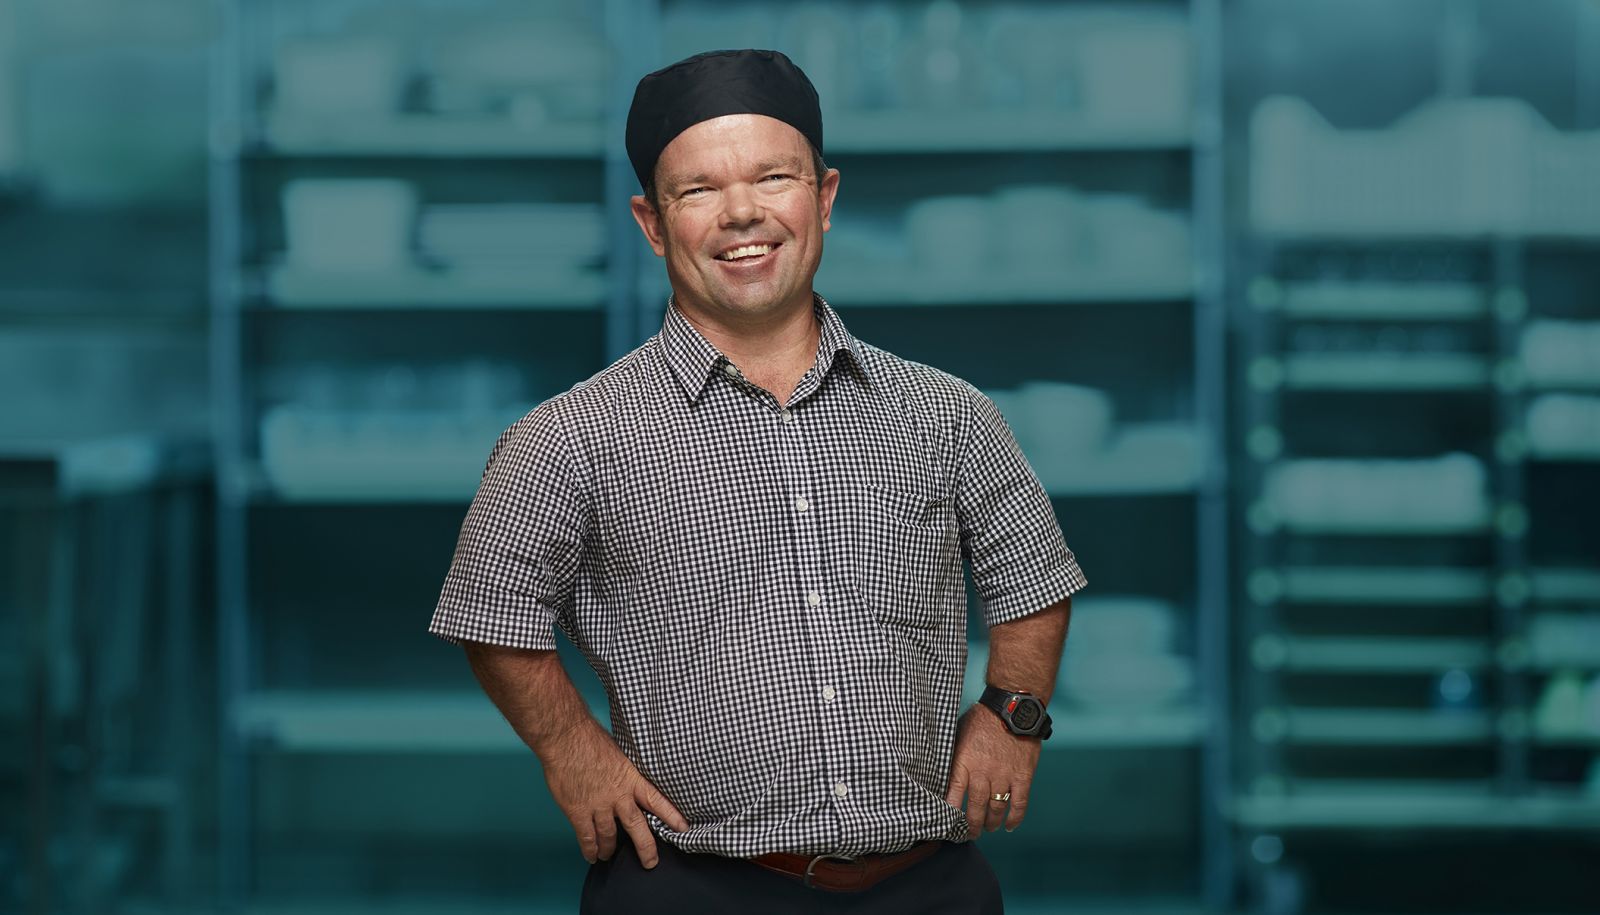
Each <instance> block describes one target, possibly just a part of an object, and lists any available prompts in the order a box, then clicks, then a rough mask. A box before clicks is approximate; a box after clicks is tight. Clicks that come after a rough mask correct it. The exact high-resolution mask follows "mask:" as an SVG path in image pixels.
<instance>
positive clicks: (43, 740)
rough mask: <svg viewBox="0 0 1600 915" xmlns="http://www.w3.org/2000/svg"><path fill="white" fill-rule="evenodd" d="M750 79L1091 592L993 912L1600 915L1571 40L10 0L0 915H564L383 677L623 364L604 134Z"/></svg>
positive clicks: (1325, 13) (414, 710) (1496, 19)
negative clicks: (980, 416) (472, 548)
mask: <svg viewBox="0 0 1600 915" xmlns="http://www.w3.org/2000/svg"><path fill="white" fill-rule="evenodd" d="M746 46H755V47H774V48H779V49H781V50H784V51H785V52H787V53H788V54H790V55H791V56H792V57H793V58H794V59H795V60H796V61H797V62H798V63H800V65H801V66H802V67H803V68H805V69H806V71H807V72H808V74H810V76H811V78H812V79H813V81H814V82H815V84H816V85H817V87H818V89H819V91H820V93H821V96H822V100H823V104H824V115H825V125H826V138H827V141H826V149H825V150H824V152H825V155H826V158H827V161H828V164H829V165H830V166H833V167H837V168H839V169H840V171H841V173H842V176H843V177H842V183H841V189H840V197H839V202H838V205H837V208H836V210H835V214H834V229H833V231H832V232H830V233H829V235H828V236H827V240H826V245H827V248H826V255H825V258H824V264H823V267H822V270H821V272H820V273H819V276H818V279H817V288H818V291H819V292H821V293H822V294H823V295H825V296H827V297H828V298H829V300H830V301H831V302H832V303H833V304H834V305H835V307H836V308H837V309H838V310H839V312H840V314H841V316H842V317H843V318H844V320H845V322H846V324H847V326H848V327H849V328H850V330H851V331H852V332H853V333H855V334H856V335H857V336H859V337H861V338H863V339H865V340H867V341H868V342H871V343H874V344H877V345H879V346H883V347H885V348H887V349H889V350H891V351H893V352H896V353H898V354H900V355H902V356H905V357H907V358H912V359H916V360H919V361H923V362H927V363H930V364H933V365H935V366H938V367H940V368H943V369H945V370H947V371H950V372H953V373H955V374H957V375H960V376H961V377H963V378H966V379H968V380H970V381H971V382H973V383H974V384H976V385H978V386H979V387H980V388H982V389H984V390H985V391H986V392H987V393H989V394H990V395H991V396H993V397H994V399H995V401H996V402H997V403H998V404H999V405H1000V407H1001V409H1002V411H1003V412H1004V414H1005V416H1006V418H1007V421H1008V422H1009V423H1010V424H1011V426H1012V428H1013V429H1014V431H1015V432H1016V434H1017V437H1018V439H1019V441H1020V442H1021V444H1022V446H1023V448H1024V450H1025V451H1026V452H1027V454H1028V456H1029V458H1030V460H1031V462H1032V463H1033V465H1034V467H1035V470H1036V471H1037V472H1038V474H1039V476H1040V478H1041V480H1042V481H1043V483H1044V484H1045V486H1046V489H1047V490H1048V491H1049V492H1050V493H1051V496H1052V500H1053V502H1054V504H1055V505H1056V507H1057V511H1058V514H1059V517H1060V520H1061V524H1062V528H1063V531H1064V533H1065V535H1066V538H1067V542H1068V544H1069V545H1070V546H1071V547H1072V549H1073V550H1074V552H1075V553H1076V554H1077V557H1078V559H1079V561H1080V562H1081V563H1082V565H1083V568H1084V570H1085V572H1086V574H1087V576H1088V578H1089V581H1090V587H1089V589H1088V590H1086V591H1085V592H1083V593H1082V594H1081V595H1080V596H1079V597H1078V598H1077V599H1076V600H1075V602H1074V603H1075V616H1074V621H1073V629H1072V634H1071V636H1070V638H1069V642H1068V649H1067V652H1066V655H1065V657H1064V660H1063V665H1062V671H1061V676H1060V681H1059V684H1058V692H1057V696H1056V699H1055V701H1053V703H1052V713H1053V714H1054V716H1055V719H1056V726H1055V732H1056V736H1055V737H1054V738H1052V740H1051V741H1050V742H1048V743H1047V744H1046V751H1045V752H1044V754H1043V758H1042V759H1041V764H1040V768H1039V772H1038V775H1037V778H1036V782H1035V786H1034V798H1033V805H1032V810H1031V812H1030V814H1029V817H1028V820H1027V822H1026V824H1025V825H1024V826H1023V828H1022V829H1020V830H1018V831H1017V832H1016V833H1015V834H1010V835H1007V834H994V835H989V836H986V837H984V838H983V839H981V840H980V841H981V843H982V845H981V847H982V848H983V849H984V851H985V854H986V855H987V856H988V857H989V859H990V860H991V862H992V863H993V865H994V867H995V870H996V871H997V873H998V874H999V876H1000V878H1001V881H1002V883H1003V885H1004V886H1005V889H1006V894H1007V903H1008V909H1009V910H1012V911H1017V912H1024V913H1026V912H1057V911H1060V912H1090V913H1101V912H1163V913H1164V912H1196V911H1214V912H1235V911H1237V912H1244V911H1250V912H1258V911H1259V912H1270V913H1294V912H1384V913H1397V912H1484V913H1490V912H1498V913H1504V912H1594V911H1600V879H1597V878H1596V876H1595V873H1596V865H1595V862H1596V861H1600V562H1597V560H1596V557H1597V554H1600V533H1597V532H1600V528H1597V526H1596V525H1595V524H1594V522H1593V518H1594V517H1595V516H1596V515H1595V512H1596V509H1597V508H1600V485H1597V484H1600V478H1597V465H1600V266H1597V264H1600V260H1597V252H1600V247H1597V245H1600V3H1596V2H1593V0H1523V2H1518V3H1495V2H1489V0H1477V2H1470V0H1407V2H1399V0H1278V2H1270V0H1188V2H1183V0H1161V2H1150V3H1129V2H1117V3H1110V2H1101V3H1091V2H1076V0H1075V2H1045V0H1017V2H1011V3H1001V2H982V0H966V2H953V0H933V2H927V3H913V2H843V0H839V2H831V3H816V2H804V3H802V2H794V3H782V4H778V3H738V4H732V3H695V2H689V0H604V2H591V3H580V2H577V0H570V2H555V0H549V2H519V3H510V2H491V0H404V2H401V0H389V2H372V0H333V2H328V0H322V2H311V0H273V2H267V0H251V2H243V0H236V2H202V0H164V2H156V3H145V4H119V3H113V2H110V0H68V2H58V0H0V392H3V393H0V911H5V912H11V911H17V912H26V913H46V912H48V913H55V912H61V913H149V912H213V911H245V912H260V913H289V912H294V913H304V912H326V913H341V915H343V913H357V912H362V913H364V912H369V911H371V912H376V911H383V912H386V913H411V912H417V913H421V912H429V913H432V912H485V913H487V912H501V911H504V912H511V911H517V912H529V911H535V912H542V911H549V912H564V911H572V910H574V909H575V906H576V899H577V893H578V889H579V886H580V884H581V881H582V877H583V873H584V867H585V865H584V863H583V861H582V859H581V857H580V856H579V855H578V853H577V849H576V847H575V842H574V840H573V839H572V836H571V832H570V828H569V827H568V825H567V824H566V822H565V820H564V819H563V818H562V817H561V816H560V814H559V812H558V811H556V810H555V808H554V806H553V804H552V803H551V801H550V800H549V797H548V794H547V793H546V790H545V787H544V783H543V779H542V776H541V774H540V771H539V767H538V763H537V760H536V759H535V758H534V757H533V756H532V754H531V753H529V752H528V751H527V750H526V749H525V748H523V747H521V746H520V745H519V744H518V743H517V741H516V739H515V737H514V736H513V735H512V734H511V732H510V729H509V728H508V727H507V726H506V725H505V724H504V722H503V721H502V720H501V719H500V718H499V717H498V714H497V712H496V711H495V710H494V708H493V707H492V706H491V705H490V704H489V703H488V701H487V699H485V698H484V697H483V696H482V695H481V693H479V692H477V690H476V686H475V684H474V682H473V680H472V678H471V675H470V673H469V671H468V669H467V667H466V664H465V662H464V660H463V658H462V657H461V655H460V653H459V652H458V651H457V650H455V649H453V648H451V647H449V646H448V645H445V644H444V643H442V642H440V641H438V640H436V639H434V638H432V637H431V636H428V635H427V634H426V631H425V630H426V626H427V622H428V619H429V616H430V614H431V611H432V607H433V602H434V600H435V598H436V597H437V594H438V589H439V586H440V583H441V582H442V579H443V575H444V572H445V569H446V568H447V566H448V563H449V559H450V553H451V549H452V546H453V543H454V539H455V534H456V530H457V528H458V526H459V524H460V522H461V518H462V515H463V512H464V510H465V506H466V502H467V500H468V499H469V498H470V496H471V493H472V491H473V487H474V485H475V484H476V480H477V475H478V472H479V470H480V469H481V467H482V462H483V460H484V458H485V457H486V455H487V453H488V449H489V447H490V445H491V444H492V443H493V441H494V439H495V436H496V435H497V434H498V433H499V432H500V431H501V430H502V429H503V428H504V427H505V426H506V425H508V424H509V423H510V422H511V421H513V420H514V419H515V418H516V417H517V416H520V415H521V414H522V413H523V412H525V411H526V410H527V409H529V408H530V407H532V406H533V405H534V404H536V403H538V402H540V401H541V400H543V399H545V398H547V397H550V396H552V395H554V394H557V393H559V392H561V391H563V390H565V389H567V388H568V387H569V386H571V385H572V384H574V383H576V382H577V381H580V380H582V379H583V378H586V377H588V376H589V375H590V374H592V373H593V372H595V371H597V370H598V369H600V368H602V367H604V366H605V365H607V364H609V362H610V361H612V360H613V359H615V358H617V357H618V356H620V355H621V354H622V353H624V352H627V351H628V350H629V349H631V348H633V347H634V346H636V345H638V343H640V342H641V341H643V340H644V339H645V338H646V337H648V336H649V335H650V334H652V333H654V332H655V330H656V329H657V328H658V327H659V325H660V320H661V314H662V307H663V305H664V301H665V289H666V287H665V277H664V272H663V271H662V269H661V265H660V263H659V262H658V261H657V259H656V258H654V256H653V255H652V254H651V253H650V251H649V249H648V248H647V247H646V246H645V245H644V243H643V241H642V239H641V238H640V237H639V234H638V230H637V228H636V227H635V226H634V225H633V222H632V220H631V217H630V216H629V215H628V212H627V205H626V201H627V198H628V197H629V196H630V195H631V194H633V193H635V192H636V191H637V187H636V183H635V179H634V177H633V173H632V170H631V168H630V167H629V165H628V163H627V161H626V158H625V155H624V152H623V148H622V120H623V117H624V115H625V113H626V108H627V104H628V101H629V99H630V98H631V94H632V89H633V86H634V84H635V83H636V81H637V80H638V78H639V77H640V76H641V75H643V74H644V73H646V72H648V71H650V70H652V69H655V68H657V67H659V66H661V65H663V64H665V63H668V62H671V61H673V60H676V59H679V58H681V57H683V56H686V55H688V54H690V53H694V52H696V51H699V50H705V49H709V48H717V47H746ZM972 647H973V653H972V662H971V668H970V670H969V677H968V689H969V692H972V693H973V694H975V693H976V688H975V687H976V684H979V683H980V682H981V675H982V667H981V665H982V662H983V659H984V656H985V655H984V652H985V642H984V632H983V631H982V628H981V626H979V625H978V624H977V622H976V621H974V622H973V623H972ZM563 652H564V655H563V656H564V658H565V659H566V660H567V661H568V662H569V664H568V667H569V670H570V671H571V672H572V674H573V677H574V680H575V681H576V682H578V683H579V685H580V687H581V688H582V689H583V690H584V691H585V693H586V695H587V696H588V697H589V698H590V701H591V704H592V705H593V707H594V708H595V709H596V714H597V715H598V716H600V718H601V720H602V721H604V720H606V713H605V711H604V697H603V694H602V693H601V691H600V689H599V686H598V684H597V683H596V682H595V680H594V677H593V675H592V674H591V673H590V672H589V671H588V669H587V667H586V665H584V663H583V661H582V659H581V658H579V657H577V656H576V654H575V653H574V652H572V651H570V646H567V645H565V644H563Z"/></svg>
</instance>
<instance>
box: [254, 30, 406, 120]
mask: <svg viewBox="0 0 1600 915" xmlns="http://www.w3.org/2000/svg"><path fill="white" fill-rule="evenodd" d="M405 83H406V67H405V63H404V59H403V56H402V53H401V50H400V48H399V46H398V45H396V44H395V43H394V42H392V41H386V40H384V39H381V38H339V39H310V40H297V41H290V42H287V43H285V44H284V45H283V46H282V47H280V48H279V49H278V53H277V57H276V60H275V63H274V84H273V88H274V93H275V95H274V104H275V106H276V107H277V108H278V109H279V110H280V111H288V112H293V113H295V114H304V115H312V116H339V115H363V114H365V115H371V114H384V113H388V112H393V111H398V110H399V109H400V104H401V100H402V98H403V96H404V93H405Z"/></svg>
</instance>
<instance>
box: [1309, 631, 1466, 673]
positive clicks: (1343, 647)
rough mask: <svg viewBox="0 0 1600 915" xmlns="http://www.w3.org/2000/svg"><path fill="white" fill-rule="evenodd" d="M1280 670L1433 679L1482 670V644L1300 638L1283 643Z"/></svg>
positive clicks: (1449, 640)
mask: <svg viewBox="0 0 1600 915" xmlns="http://www.w3.org/2000/svg"><path fill="white" fill-rule="evenodd" d="M1282 645H1283V649H1284V650H1283V659H1282V666H1283V667H1284V668H1285V669H1287V670H1292V671H1296V672H1300V673H1352V674H1361V673H1376V674H1382V673H1397V674H1403V673H1437V672H1439V671H1444V670H1450V669H1452V668H1458V667H1459V668H1467V669H1478V668H1483V667H1487V666H1488V665H1489V663H1490V661H1491V658H1492V655H1491V652H1490V649H1489V646H1488V645H1487V644H1486V643H1485V642H1484V641H1483V640H1481V639H1451V638H1384V637H1374V636H1359V637H1331V636H1328V637H1319V638H1309V637H1299V638H1285V639H1282Z"/></svg>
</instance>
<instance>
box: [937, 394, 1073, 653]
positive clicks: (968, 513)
mask: <svg viewBox="0 0 1600 915" xmlns="http://www.w3.org/2000/svg"><path fill="white" fill-rule="evenodd" d="M968 395H969V397H970V398H971V402H972V417H971V420H970V423H969V431H968V435H967V442H966V446H965V448H964V449H963V452H962V456H961V462H960V467H959V469H958V471H957V477H956V513H957V518H958V521H959V523H960V525H961V547H962V551H963V552H964V553H965V555H966V558H967V560H968V562H970V563H971V565H972V578H973V582H974V584H975V585H976V587H977V590H978V597H979V599H980V600H981V601H982V604H983V621H984V625H986V626H995V625H998V624H1000V623H1004V622H1007V621H1009V620H1013V619H1017V618H1019V617H1023V616H1027V615H1028V614H1030V613H1036V612H1038V611H1040V610H1043V609H1045V608H1046V607H1049V606H1051V605H1052V604H1055V603H1057V602H1059V601H1060V600H1062V599H1063V598H1065V597H1068V596H1069V595H1071V594H1073V593H1075V592H1077V591H1080V590H1082V589H1083V588H1084V587H1085V586H1087V585H1088V581H1087V580H1086V579H1085V578H1084V577H1083V571H1082V570H1081V569H1079V568H1078V561H1077V558H1076V557H1074V556H1073V555H1072V551H1071V550H1069V549H1067V544H1066V541H1065V539H1064V538H1063V537H1062V535H1061V525H1060V524H1059V523H1058V522H1057V521H1056V513H1055V508H1054V507H1053V506H1052V505H1051V504H1050V497H1049V496H1048V495H1046V493H1045V491H1044V487H1043V486H1041V485H1040V484H1039V478H1038V477H1037V476H1036V475H1035V474H1034V472H1033V468H1032V467H1030V466H1029V465H1028V461H1027V458H1025V457H1024V456H1023V454H1022V449H1021V448H1019V447H1018V446H1017V439H1016V436H1015V435H1013V434H1012V432H1011V428H1010V427H1009V426H1007V425H1006V421H1005V419H1004V418H1003V417H1001V415H1000V410H999V409H998V408H997V407H996V406H995V405H994V401H992V400H990V399H989V398H988V397H987V396H985V395H984V394H983V392H981V391H979V390H978V389H976V388H972V387H970V386H968Z"/></svg>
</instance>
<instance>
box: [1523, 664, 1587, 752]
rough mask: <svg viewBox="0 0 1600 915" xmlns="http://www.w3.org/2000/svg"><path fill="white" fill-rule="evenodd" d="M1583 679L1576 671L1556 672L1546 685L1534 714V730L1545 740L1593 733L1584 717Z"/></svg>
mask: <svg viewBox="0 0 1600 915" xmlns="http://www.w3.org/2000/svg"><path fill="white" fill-rule="evenodd" d="M1584 705H1585V695H1584V683H1583V678H1582V677H1580V676H1579V675H1578V673H1577V671H1574V670H1561V671H1557V672H1556V673H1555V674H1554V675H1553V676H1552V677H1551V678H1550V680H1549V681H1548V682H1547V683H1545V687H1544V692H1543V693H1542V694H1541V695H1540V696H1539V702H1538V704H1537V705H1536V706H1535V707H1534V711H1533V726H1534V730H1535V731H1536V732H1537V733H1538V734H1540V735H1543V736H1545V737H1582V736H1586V735H1588V734H1590V733H1592V732H1591V731H1590V730H1589V728H1588V721H1587V719H1586V716H1585V707H1584Z"/></svg>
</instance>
